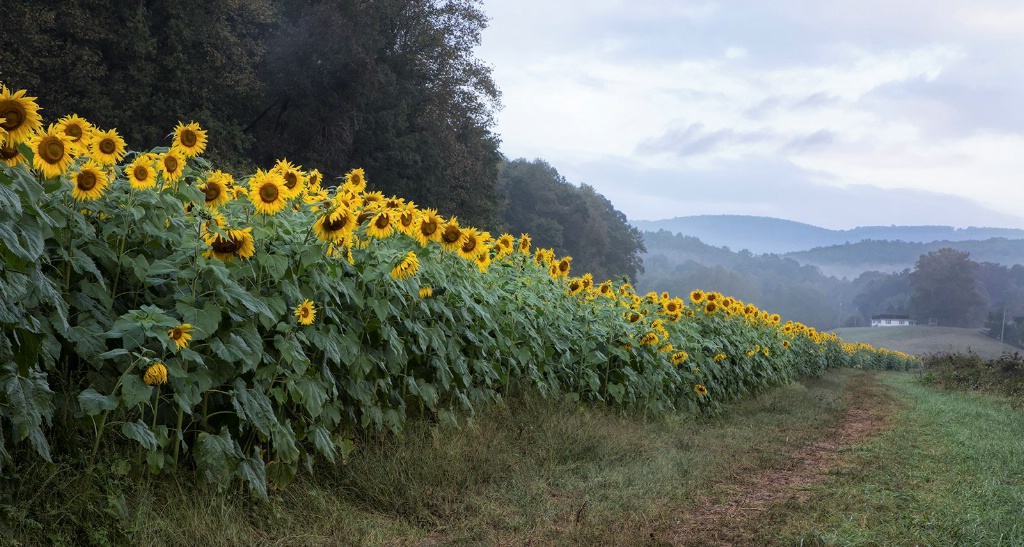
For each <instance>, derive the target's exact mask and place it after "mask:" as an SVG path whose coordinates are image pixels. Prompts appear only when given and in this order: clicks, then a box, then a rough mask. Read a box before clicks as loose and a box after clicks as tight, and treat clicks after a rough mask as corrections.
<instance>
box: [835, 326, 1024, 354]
mask: <svg viewBox="0 0 1024 547" xmlns="http://www.w3.org/2000/svg"><path fill="white" fill-rule="evenodd" d="M833 332H835V333H836V334H838V335H839V337H840V338H842V339H843V341H844V342H863V343H865V344H871V345H872V346H875V347H876V348H885V349H890V350H894V351H902V352H903V353H908V354H911V355H924V354H928V353H947V352H948V353H957V352H966V351H968V350H970V351H971V352H973V353H977V354H978V355H980V356H981V357H982V358H984V359H996V358H998V357H999V356H1000V355H1002V354H1003V352H1006V351H1009V352H1014V351H1020V348H1016V347H1014V346H1011V345H1009V344H1003V343H1002V342H1000V341H998V340H995V339H992V338H989V337H988V336H985V335H984V334H982V333H981V332H980V331H979V330H978V329H960V328H956V327H928V326H923V325H915V326H909V327H855V328H843V329H835V330H834V331H833Z"/></svg>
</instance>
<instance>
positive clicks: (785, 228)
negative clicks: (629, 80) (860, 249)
mask: <svg viewBox="0 0 1024 547" xmlns="http://www.w3.org/2000/svg"><path fill="white" fill-rule="evenodd" d="M630 223H631V224H633V225H634V226H636V227H637V228H639V229H640V230H642V231H648V232H656V231H658V230H667V231H669V232H672V233H676V234H681V235H686V236H693V237H696V238H698V239H700V240H701V241H702V242H704V243H706V244H708V245H711V246H715V247H728V248H729V249H731V250H736V251H739V250H743V249H746V250H748V251H750V252H752V253H756V254H764V253H776V254H784V253H792V252H797V251H808V250H810V249H814V248H817V247H832V246H836V245H847V244H856V243H860V242H862V241H865V240H872V241H879V240H882V241H894V242H895V241H898V242H906V243H932V242H937V241H941V242H960V241H970V240H975V241H977V240H989V239H993V238H1005V239H1011V240H1018V239H1019V240H1024V230H1022V229H1017V228H985V227H973V226H972V227H969V228H954V227H952V226H897V225H892V226H858V227H857V228H852V229H849V230H832V229H828V228H821V227H819V226H814V225H811V224H805V223H802V222H796V221H792V220H784V219H780V218H774V217H760V216H750V215H694V216H683V217H676V218H671V219H663V220H631V221H630ZM926 252H927V251H926Z"/></svg>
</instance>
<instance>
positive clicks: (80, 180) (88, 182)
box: [75, 171, 97, 192]
mask: <svg viewBox="0 0 1024 547" xmlns="http://www.w3.org/2000/svg"><path fill="white" fill-rule="evenodd" d="M96 182H97V180H96V173H93V172H92V171H83V172H81V173H79V174H78V176H77V177H75V183H76V184H77V185H78V189H79V190H82V191H83V192H88V191H89V190H92V189H93V188H95V187H96Z"/></svg>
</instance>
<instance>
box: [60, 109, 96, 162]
mask: <svg viewBox="0 0 1024 547" xmlns="http://www.w3.org/2000/svg"><path fill="white" fill-rule="evenodd" d="M57 131H62V132H63V133H64V136H65V137H67V142H69V143H71V148H72V151H73V153H74V154H76V155H77V154H85V153H86V152H87V151H88V150H89V141H90V140H91V139H92V132H93V127H92V124H91V123H89V122H88V121H87V120H86V119H85V118H81V117H79V116H78V114H71V115H69V116H64V117H63V118H61V119H60V121H58V122H57Z"/></svg>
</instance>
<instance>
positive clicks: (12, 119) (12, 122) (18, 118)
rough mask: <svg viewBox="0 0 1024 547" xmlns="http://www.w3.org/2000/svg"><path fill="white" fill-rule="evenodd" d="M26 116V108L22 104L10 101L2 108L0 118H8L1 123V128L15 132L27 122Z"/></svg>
mask: <svg viewBox="0 0 1024 547" xmlns="http://www.w3.org/2000/svg"><path fill="white" fill-rule="evenodd" d="M25 115H26V113H25V108H24V107H23V106H21V104H19V103H17V102H15V101H10V102H8V103H7V104H5V105H3V107H0V118H6V119H5V120H4V121H3V123H0V127H3V128H4V129H6V130H8V131H13V130H15V129H17V128H19V127H21V124H22V122H23V121H25Z"/></svg>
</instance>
